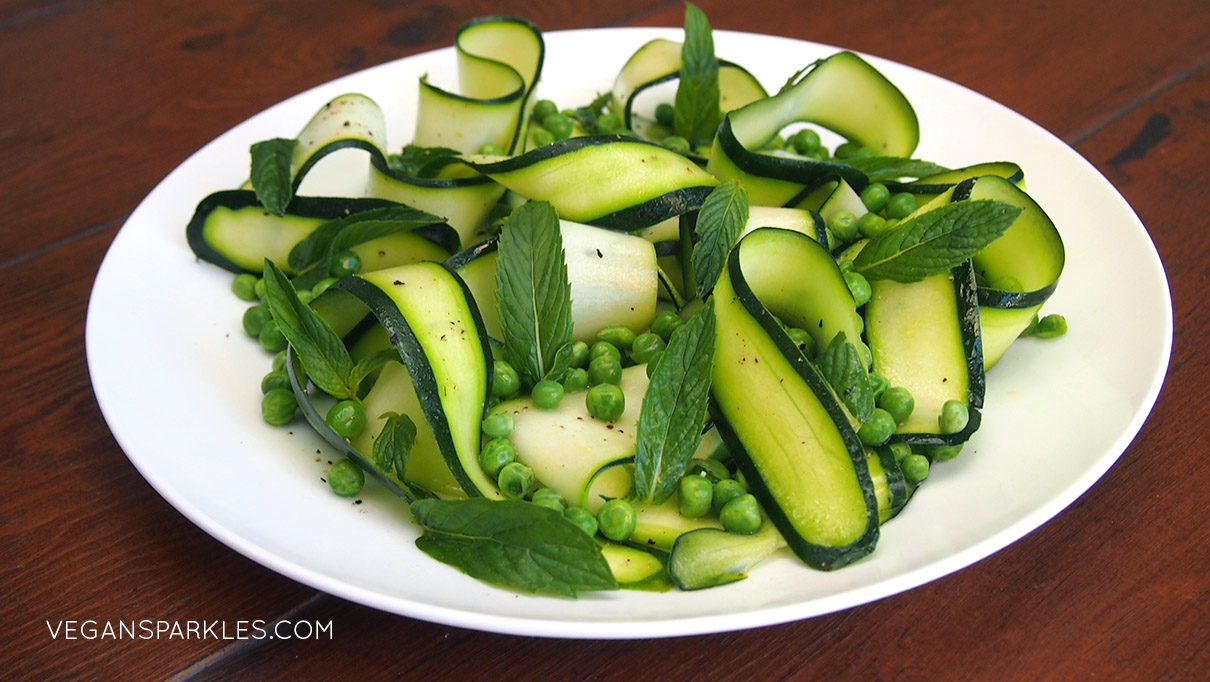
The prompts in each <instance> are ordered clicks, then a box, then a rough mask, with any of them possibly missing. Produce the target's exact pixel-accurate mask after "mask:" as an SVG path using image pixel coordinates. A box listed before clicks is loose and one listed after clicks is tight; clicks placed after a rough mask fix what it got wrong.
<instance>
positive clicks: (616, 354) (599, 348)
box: [588, 341, 622, 363]
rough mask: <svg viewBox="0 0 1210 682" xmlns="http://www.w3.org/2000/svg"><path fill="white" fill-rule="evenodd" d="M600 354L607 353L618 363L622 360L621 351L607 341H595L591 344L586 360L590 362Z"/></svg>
mask: <svg viewBox="0 0 1210 682" xmlns="http://www.w3.org/2000/svg"><path fill="white" fill-rule="evenodd" d="M602 355H608V356H610V357H612V358H613V359H614V360H617V361H618V362H619V363H620V362H622V351H620V350H618V347H617V346H615V345H613V344H612V343H609V342H608V341H597V342H596V343H594V344H592V346H591V347H589V349H588V361H589V362H590V363H591V362H592V361H593V360H596V359H597V358H599V357H601V356H602Z"/></svg>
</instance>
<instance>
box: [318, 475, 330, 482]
mask: <svg viewBox="0 0 1210 682" xmlns="http://www.w3.org/2000/svg"><path fill="white" fill-rule="evenodd" d="M319 480H321V481H323V482H324V483H327V482H328V479H326V478H324V477H323V476H320V477H319Z"/></svg>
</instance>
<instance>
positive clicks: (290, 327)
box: [264, 258, 357, 400]
mask: <svg viewBox="0 0 1210 682" xmlns="http://www.w3.org/2000/svg"><path fill="white" fill-rule="evenodd" d="M264 279H265V302H266V303H267V304H268V306H269V312H270V313H271V314H272V315H273V320H274V322H276V323H277V327H278V329H280V330H281V333H282V335H283V336H285V337H286V341H289V342H290V345H291V346H293V347H294V352H295V353H297V354H298V359H299V361H300V362H302V365H303V369H305V370H306V371H307V377H308V378H309V379H310V380H311V382H312V383H314V384H315V385H316V386H318V387H319V388H321V389H323V391H324V392H325V393H327V394H328V395H330V396H332V397H333V398H336V399H338V400H340V399H344V398H354V397H356V396H357V383H356V382H353V381H352V379H351V377H352V373H353V367H354V364H353V358H352V357H350V356H349V350H348V349H347V348H345V344H344V342H343V341H341V339H340V337H339V336H337V335H336V332H335V331H333V330H332V327H331V326H329V325H328V323H327V322H326V321H324V319H323V318H322V317H320V316H319V314H318V313H316V312H315V311H314V310H312V309H311V306H310V305H307V304H306V303H303V302H302V301H300V300H299V298H298V294H297V293H296V292H295V291H294V286H293V285H292V284H290V279H289V278H288V277H286V275H285V274H284V273H282V271H281V270H280V269H279V268H278V267H277V265H275V264H274V263H273V261H271V260H269V259H267V258H266V259H265V277H264Z"/></svg>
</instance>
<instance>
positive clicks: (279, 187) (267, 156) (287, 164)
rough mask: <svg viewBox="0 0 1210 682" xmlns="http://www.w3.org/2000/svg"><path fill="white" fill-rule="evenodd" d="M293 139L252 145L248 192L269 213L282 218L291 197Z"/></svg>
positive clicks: (276, 138)
mask: <svg viewBox="0 0 1210 682" xmlns="http://www.w3.org/2000/svg"><path fill="white" fill-rule="evenodd" d="M297 144H298V141H297V140H293V139H286V138H284V137H275V138H273V139H271V140H264V141H263V142H257V143H256V144H254V145H252V149H251V150H250V151H251V153H252V172H251V174H250V175H249V178H250V179H251V180H252V189H253V190H255V191H256V200H257V201H259V202H260V203H261V205H262V206H264V207H265V208H266V209H267V210H268V211H269V212H270V213H273V214H276V215H282V214H284V213H285V212H286V206H289V205H290V200H291V199H293V198H294V175H293V173H292V172H291V167H292V165H293V163H294V147H295V146H296V145H297Z"/></svg>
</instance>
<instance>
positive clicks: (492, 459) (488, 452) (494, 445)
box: [479, 438, 517, 478]
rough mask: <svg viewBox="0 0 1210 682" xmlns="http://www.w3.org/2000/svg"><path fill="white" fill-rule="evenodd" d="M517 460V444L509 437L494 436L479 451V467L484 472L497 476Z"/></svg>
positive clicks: (493, 476)
mask: <svg viewBox="0 0 1210 682" xmlns="http://www.w3.org/2000/svg"><path fill="white" fill-rule="evenodd" d="M515 461H517V446H515V445H513V442H512V441H511V440H509V439H507V438H493V439H491V440H489V441H487V444H485V445H484V446H483V449H482V450H480V451H479V467H480V468H482V469H483V473H485V474H487V475H488V476H491V477H492V478H497V477H499V476H500V472H501V470H503V469H504V467H506V466H508V465H509V464H512V463H513V462H515Z"/></svg>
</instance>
